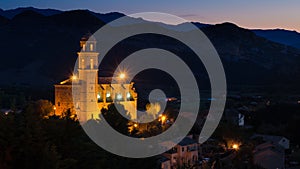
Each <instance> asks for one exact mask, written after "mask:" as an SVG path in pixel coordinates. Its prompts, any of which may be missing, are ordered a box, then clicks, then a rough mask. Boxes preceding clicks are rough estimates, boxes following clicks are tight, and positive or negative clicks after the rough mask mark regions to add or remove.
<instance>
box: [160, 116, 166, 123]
mask: <svg viewBox="0 0 300 169" xmlns="http://www.w3.org/2000/svg"><path fill="white" fill-rule="evenodd" d="M166 119H167V117H166V116H164V115H162V116H161V123H164V122H165V121H166Z"/></svg>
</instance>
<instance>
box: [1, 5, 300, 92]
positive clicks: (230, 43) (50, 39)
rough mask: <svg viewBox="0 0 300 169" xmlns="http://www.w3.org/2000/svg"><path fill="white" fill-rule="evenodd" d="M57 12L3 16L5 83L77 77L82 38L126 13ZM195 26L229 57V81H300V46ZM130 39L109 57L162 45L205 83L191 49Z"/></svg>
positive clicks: (225, 27) (230, 28)
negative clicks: (74, 72)
mask: <svg viewBox="0 0 300 169" xmlns="http://www.w3.org/2000/svg"><path fill="white" fill-rule="evenodd" d="M50 11H52V10H50ZM53 11H55V10H53ZM53 11H52V12H47V13H46V14H45V11H43V12H40V10H37V9H34V10H31V9H27V10H23V11H21V12H19V13H17V14H15V15H14V16H13V17H12V18H11V19H7V18H8V17H1V16H0V30H1V31H0V36H1V37H2V39H5V41H0V45H1V49H2V53H1V59H2V61H1V62H0V76H1V77H3V78H4V79H5V80H2V81H1V82H0V85H5V84H6V85H11V84H16V85H25V86H48V87H52V85H53V84H54V83H57V82H58V81H60V80H62V79H64V78H66V77H68V76H70V75H71V73H72V69H73V67H74V63H75V60H76V56H77V55H76V53H77V52H78V51H79V50H80V49H79V40H80V38H81V37H82V36H83V35H85V34H86V33H88V32H91V33H93V32H95V31H96V30H98V29H99V28H100V27H101V26H103V25H104V24H105V23H106V22H109V21H111V20H113V19H116V18H118V17H121V16H123V14H120V13H108V14H97V13H94V12H91V11H87V10H75V11H66V12H57V11H56V12H53ZM1 13H2V14H3V13H5V11H2V12H0V15H1ZM10 13H12V12H10ZM6 16H7V14H6ZM10 16H12V15H10ZM137 24H138V22H137ZM153 24H156V23H153ZM194 24H195V25H196V26H198V27H199V28H200V29H202V30H203V31H204V33H205V34H206V35H207V36H208V38H209V39H210V40H211V41H212V43H213V44H214V45H215V47H216V49H217V51H218V53H219V55H220V57H221V59H222V61H223V64H224V67H225V71H226V76H227V81H228V84H229V85H269V84H286V83H288V84H295V85H296V84H299V83H300V81H299V79H300V78H299V75H300V70H299V68H300V51H299V49H296V48H293V47H290V46H287V45H286V44H281V43H278V42H273V41H271V40H269V39H266V38H263V37H261V36H258V35H257V33H254V32H253V31H252V30H247V29H243V28H240V27H238V26H236V25H234V24H231V23H223V24H217V25H206V24H200V23H194ZM157 26H163V27H164V28H165V29H171V30H173V31H177V30H178V29H179V30H180V29H181V28H180V27H183V26H184V24H183V25H178V27H176V26H173V27H172V28H171V27H170V26H166V25H159V24H157ZM185 31H187V32H189V31H192V30H185ZM274 41H275V40H274ZM127 42H130V43H121V44H122V45H120V46H119V48H118V49H117V50H115V51H113V52H111V54H110V56H108V57H110V58H114V59H115V60H121V59H122V57H125V56H124V55H125V54H128V53H130V51H135V50H138V49H141V48H147V47H160V48H164V49H166V50H170V51H173V52H174V53H177V54H178V55H179V56H180V57H181V58H182V59H183V60H185V61H186V62H189V63H190V65H191V67H192V69H193V71H194V72H195V74H196V76H197V77H198V78H200V79H198V80H199V81H201V80H202V79H207V75H205V71H204V69H203V67H202V66H201V62H199V61H196V60H194V59H193V57H192V55H193V54H192V52H191V51H189V49H187V48H185V47H183V46H182V45H181V44H180V43H178V42H174V40H172V39H168V38H166V39H163V40H162V37H159V36H153V35H152V36H149V35H147V36H140V37H133V38H130V39H128V41H127ZM100 50H101V49H100ZM190 56H191V57H190ZM108 61H109V58H108ZM110 61H111V60H110ZM112 67H113V66H111V65H109V64H107V65H106V67H105V65H104V67H101V69H102V70H103V71H104V72H105V71H107V72H110V70H111V69H112ZM150 74H151V73H150ZM150 79H151V77H150Z"/></svg>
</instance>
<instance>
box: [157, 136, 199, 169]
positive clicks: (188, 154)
mask: <svg viewBox="0 0 300 169" xmlns="http://www.w3.org/2000/svg"><path fill="white" fill-rule="evenodd" d="M198 149H199V144H198V143H197V141H195V140H194V139H192V138H191V136H187V137H185V138H184V139H183V140H182V141H181V142H179V143H178V144H177V145H176V146H175V147H173V148H172V149H170V150H168V151H166V152H165V153H163V156H164V157H166V158H167V159H169V163H170V164H169V165H167V164H168V163H167V162H166V160H165V161H164V163H162V165H161V168H166V167H167V168H168V167H170V168H173V169H175V168H180V167H183V166H186V167H189V168H196V166H197V164H198V155H199V154H198Z"/></svg>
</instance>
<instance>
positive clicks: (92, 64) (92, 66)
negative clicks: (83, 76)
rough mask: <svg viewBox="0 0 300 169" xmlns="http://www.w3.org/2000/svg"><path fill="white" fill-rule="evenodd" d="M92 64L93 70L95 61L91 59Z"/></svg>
mask: <svg viewBox="0 0 300 169" xmlns="http://www.w3.org/2000/svg"><path fill="white" fill-rule="evenodd" d="M90 63H91V69H93V68H94V60H93V59H90Z"/></svg>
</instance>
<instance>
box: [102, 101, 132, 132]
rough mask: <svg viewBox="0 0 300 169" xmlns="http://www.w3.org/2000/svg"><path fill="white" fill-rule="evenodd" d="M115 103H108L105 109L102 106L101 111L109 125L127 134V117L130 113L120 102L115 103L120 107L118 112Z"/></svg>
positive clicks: (128, 117)
mask: <svg viewBox="0 0 300 169" xmlns="http://www.w3.org/2000/svg"><path fill="white" fill-rule="evenodd" d="M115 104H117V103H112V104H110V105H108V106H107V109H106V108H103V109H102V110H101V113H102V115H103V117H104V118H105V120H106V121H107V123H108V124H109V125H110V126H111V127H113V128H114V129H115V130H117V131H118V132H120V133H122V134H125V135H129V130H128V127H129V122H130V121H129V120H128V119H130V115H129V113H128V112H127V110H125V109H124V106H123V105H120V104H119V105H117V106H118V107H121V110H120V111H121V112H119V110H118V109H117V108H116V105H115ZM121 114H123V115H125V116H126V117H123V116H122V115H121ZM100 119H101V117H100Z"/></svg>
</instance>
